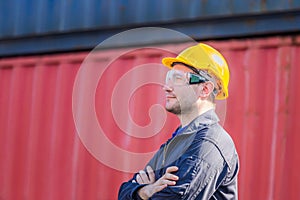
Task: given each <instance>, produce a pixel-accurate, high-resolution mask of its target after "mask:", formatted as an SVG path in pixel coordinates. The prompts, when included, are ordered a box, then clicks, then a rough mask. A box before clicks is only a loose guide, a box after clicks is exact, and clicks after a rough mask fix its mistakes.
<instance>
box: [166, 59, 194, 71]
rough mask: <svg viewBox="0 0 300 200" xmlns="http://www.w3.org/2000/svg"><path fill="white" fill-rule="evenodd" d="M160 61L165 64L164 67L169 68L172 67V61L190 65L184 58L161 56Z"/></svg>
mask: <svg viewBox="0 0 300 200" xmlns="http://www.w3.org/2000/svg"><path fill="white" fill-rule="evenodd" d="M161 62H162V64H163V65H165V66H166V67H168V68H170V69H171V68H172V64H173V63H174V62H181V63H184V64H186V65H189V66H192V65H191V64H190V63H188V62H186V61H185V60H183V59H180V58H172V57H166V58H163V59H162V61H161Z"/></svg>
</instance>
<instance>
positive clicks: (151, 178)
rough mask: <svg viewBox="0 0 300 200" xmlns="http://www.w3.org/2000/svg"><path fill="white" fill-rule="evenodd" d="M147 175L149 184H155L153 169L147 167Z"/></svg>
mask: <svg viewBox="0 0 300 200" xmlns="http://www.w3.org/2000/svg"><path fill="white" fill-rule="evenodd" d="M147 173H148V176H149V180H150V182H151V183H154V182H155V174H154V172H153V169H152V168H151V167H150V166H149V165H148V166H147Z"/></svg>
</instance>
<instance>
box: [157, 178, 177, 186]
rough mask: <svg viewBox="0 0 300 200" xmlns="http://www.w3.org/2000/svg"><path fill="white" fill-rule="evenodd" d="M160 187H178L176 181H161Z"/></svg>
mask: <svg viewBox="0 0 300 200" xmlns="http://www.w3.org/2000/svg"><path fill="white" fill-rule="evenodd" d="M159 184H160V185H165V184H167V185H176V181H171V180H167V179H161V181H160V183H159Z"/></svg>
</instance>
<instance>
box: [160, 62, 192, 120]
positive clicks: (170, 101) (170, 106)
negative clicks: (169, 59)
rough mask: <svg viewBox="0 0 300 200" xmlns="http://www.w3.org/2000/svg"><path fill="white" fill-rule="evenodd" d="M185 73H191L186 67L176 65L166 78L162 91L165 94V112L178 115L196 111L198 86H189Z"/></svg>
mask: <svg viewBox="0 0 300 200" xmlns="http://www.w3.org/2000/svg"><path fill="white" fill-rule="evenodd" d="M187 72H193V71H192V70H191V69H189V68H188V67H186V66H184V65H181V64H176V65H174V66H173V69H172V70H170V71H169V72H168V74H167V76H166V83H165V86H164V90H165V93H166V110H167V111H169V112H171V113H174V114H176V115H178V114H187V113H190V112H191V111H192V110H193V109H197V107H196V106H197V105H196V102H197V99H198V96H197V92H196V91H197V90H196V89H197V87H198V85H189V84H188V79H187Z"/></svg>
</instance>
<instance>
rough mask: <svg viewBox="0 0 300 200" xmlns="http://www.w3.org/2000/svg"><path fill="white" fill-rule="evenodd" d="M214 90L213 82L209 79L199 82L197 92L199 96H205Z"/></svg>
mask: <svg viewBox="0 0 300 200" xmlns="http://www.w3.org/2000/svg"><path fill="white" fill-rule="evenodd" d="M213 90H214V84H213V83H212V82H211V81H208V82H205V83H203V84H200V85H199V87H198V94H199V97H200V98H207V97H208V96H209V95H210V94H211V93H212V92H213Z"/></svg>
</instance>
